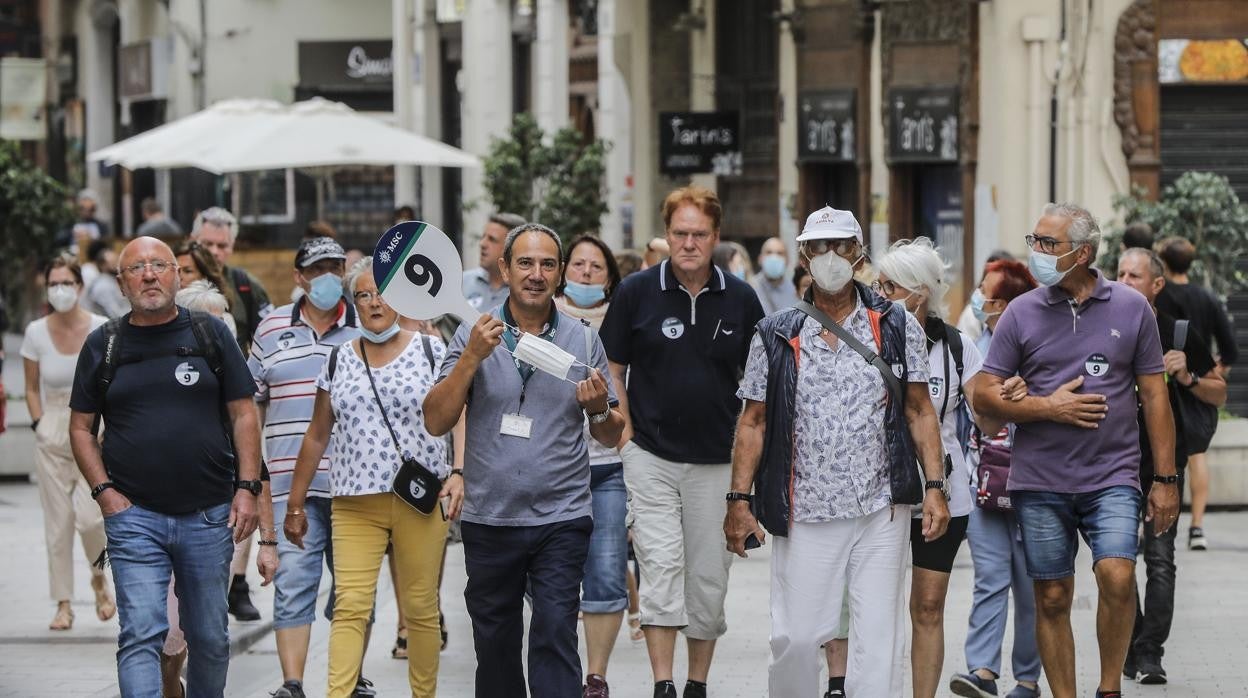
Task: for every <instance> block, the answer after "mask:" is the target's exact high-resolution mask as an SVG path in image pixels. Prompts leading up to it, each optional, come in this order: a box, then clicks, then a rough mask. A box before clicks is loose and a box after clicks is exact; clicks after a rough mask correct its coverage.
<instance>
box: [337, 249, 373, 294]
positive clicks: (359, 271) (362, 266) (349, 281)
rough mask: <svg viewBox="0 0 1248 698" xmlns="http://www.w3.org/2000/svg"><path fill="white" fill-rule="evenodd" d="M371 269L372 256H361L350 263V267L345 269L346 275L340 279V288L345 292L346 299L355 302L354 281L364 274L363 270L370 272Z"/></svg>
mask: <svg viewBox="0 0 1248 698" xmlns="http://www.w3.org/2000/svg"><path fill="white" fill-rule="evenodd" d="M372 271H373V258H372V257H363V258H361V259H360V261H358V262H356V263H355V264H352V265H351V268H350V269H348V270H347V275H346V276H345V277H343V279H342V288H343V289H344V290H345V291H346V292H347V299H348V300H350V301H351V302H353V303H354V302H355V283H356V282H357V281H359V280H360V277H361V276H364V272H370V273H371V272H372Z"/></svg>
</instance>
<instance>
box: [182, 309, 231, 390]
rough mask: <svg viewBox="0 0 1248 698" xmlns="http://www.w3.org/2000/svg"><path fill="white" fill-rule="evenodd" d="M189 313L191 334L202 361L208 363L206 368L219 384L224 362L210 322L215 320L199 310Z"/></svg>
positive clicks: (222, 374) (223, 370)
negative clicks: (193, 336) (202, 358)
mask: <svg viewBox="0 0 1248 698" xmlns="http://www.w3.org/2000/svg"><path fill="white" fill-rule="evenodd" d="M190 313H191V334H194V335H195V343H196V344H198V345H199V351H200V352H201V353H202V354H203V356H204V361H206V362H208V368H209V369H210V370H211V371H212V375H214V376H216V377H217V383H218V384H220V383H221V382H222V381H221V378H222V377H223V376H224V374H225V361H224V360H223V359H222V358H221V345H220V344H218V343H217V333H216V332H215V331H213V329H212V322H213V321H214V320H216V318H215V317H213V316H212V315H209V314H208V313H205V312H203V311H201V310H192V311H190Z"/></svg>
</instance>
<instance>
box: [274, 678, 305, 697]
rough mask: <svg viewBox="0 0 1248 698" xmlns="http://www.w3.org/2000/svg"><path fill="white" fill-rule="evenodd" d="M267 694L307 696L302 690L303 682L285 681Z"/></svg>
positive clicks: (275, 695)
mask: <svg viewBox="0 0 1248 698" xmlns="http://www.w3.org/2000/svg"><path fill="white" fill-rule="evenodd" d="M269 695H271V696H273V698H308V697H307V695H306V694H304V692H303V682H301V681H287V682H286V683H284V684H282V687H281V688H279V689H277V690H276V691H273V692H272V693H270V694H269Z"/></svg>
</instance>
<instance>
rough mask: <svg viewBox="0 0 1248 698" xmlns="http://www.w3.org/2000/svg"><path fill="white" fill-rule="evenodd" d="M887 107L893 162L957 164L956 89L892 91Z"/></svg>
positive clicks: (904, 89) (926, 88)
mask: <svg viewBox="0 0 1248 698" xmlns="http://www.w3.org/2000/svg"><path fill="white" fill-rule="evenodd" d="M888 104H889V109H890V110H891V111H890V113H889V116H890V117H891V118H890V124H889V134H888V135H889V143H888V152H889V157H890V159H891V160H892V161H893V162H957V161H958V89H957V88H956V87H895V88H893V89H891V90H889V93H888Z"/></svg>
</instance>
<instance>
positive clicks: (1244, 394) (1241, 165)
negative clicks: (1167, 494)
mask: <svg viewBox="0 0 1248 698" xmlns="http://www.w3.org/2000/svg"><path fill="white" fill-rule="evenodd" d="M1188 170H1197V171H1202V172H1216V173H1217V174H1220V175H1223V176H1225V177H1226V178H1227V179H1229V180H1230V181H1231V186H1232V187H1233V188H1234V189H1235V193H1237V194H1238V195H1239V198H1240V200H1241V201H1248V85H1165V86H1163V87H1162V89H1161V186H1162V187H1163V188H1164V187H1165V186H1167V185H1169V184H1170V183H1172V182H1173V181H1174V180H1175V179H1177V178H1178V177H1179V175H1181V174H1183V173H1184V172H1187V171H1188ZM1239 264H1240V268H1241V269H1243V270H1245V271H1248V259H1241V260H1240V262H1239ZM1226 305H1227V310H1228V311H1229V312H1230V314H1231V316H1232V317H1233V318H1238V322H1236V323H1235V335H1236V342H1237V343H1238V344H1239V346H1241V347H1248V290H1244V291H1240V292H1239V293H1235V294H1233V295H1232V296H1231V297H1230V298H1228V299H1227V304H1226ZM1245 363H1246V361H1245V360H1241V361H1240V364H1241V365H1240V367H1239V368H1238V369H1237V370H1234V371H1232V372H1231V382H1230V391H1229V396H1228V399H1227V409H1229V410H1230V411H1231V412H1232V413H1234V414H1237V415H1240V416H1248V370H1245V366H1244V364H1245Z"/></svg>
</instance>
